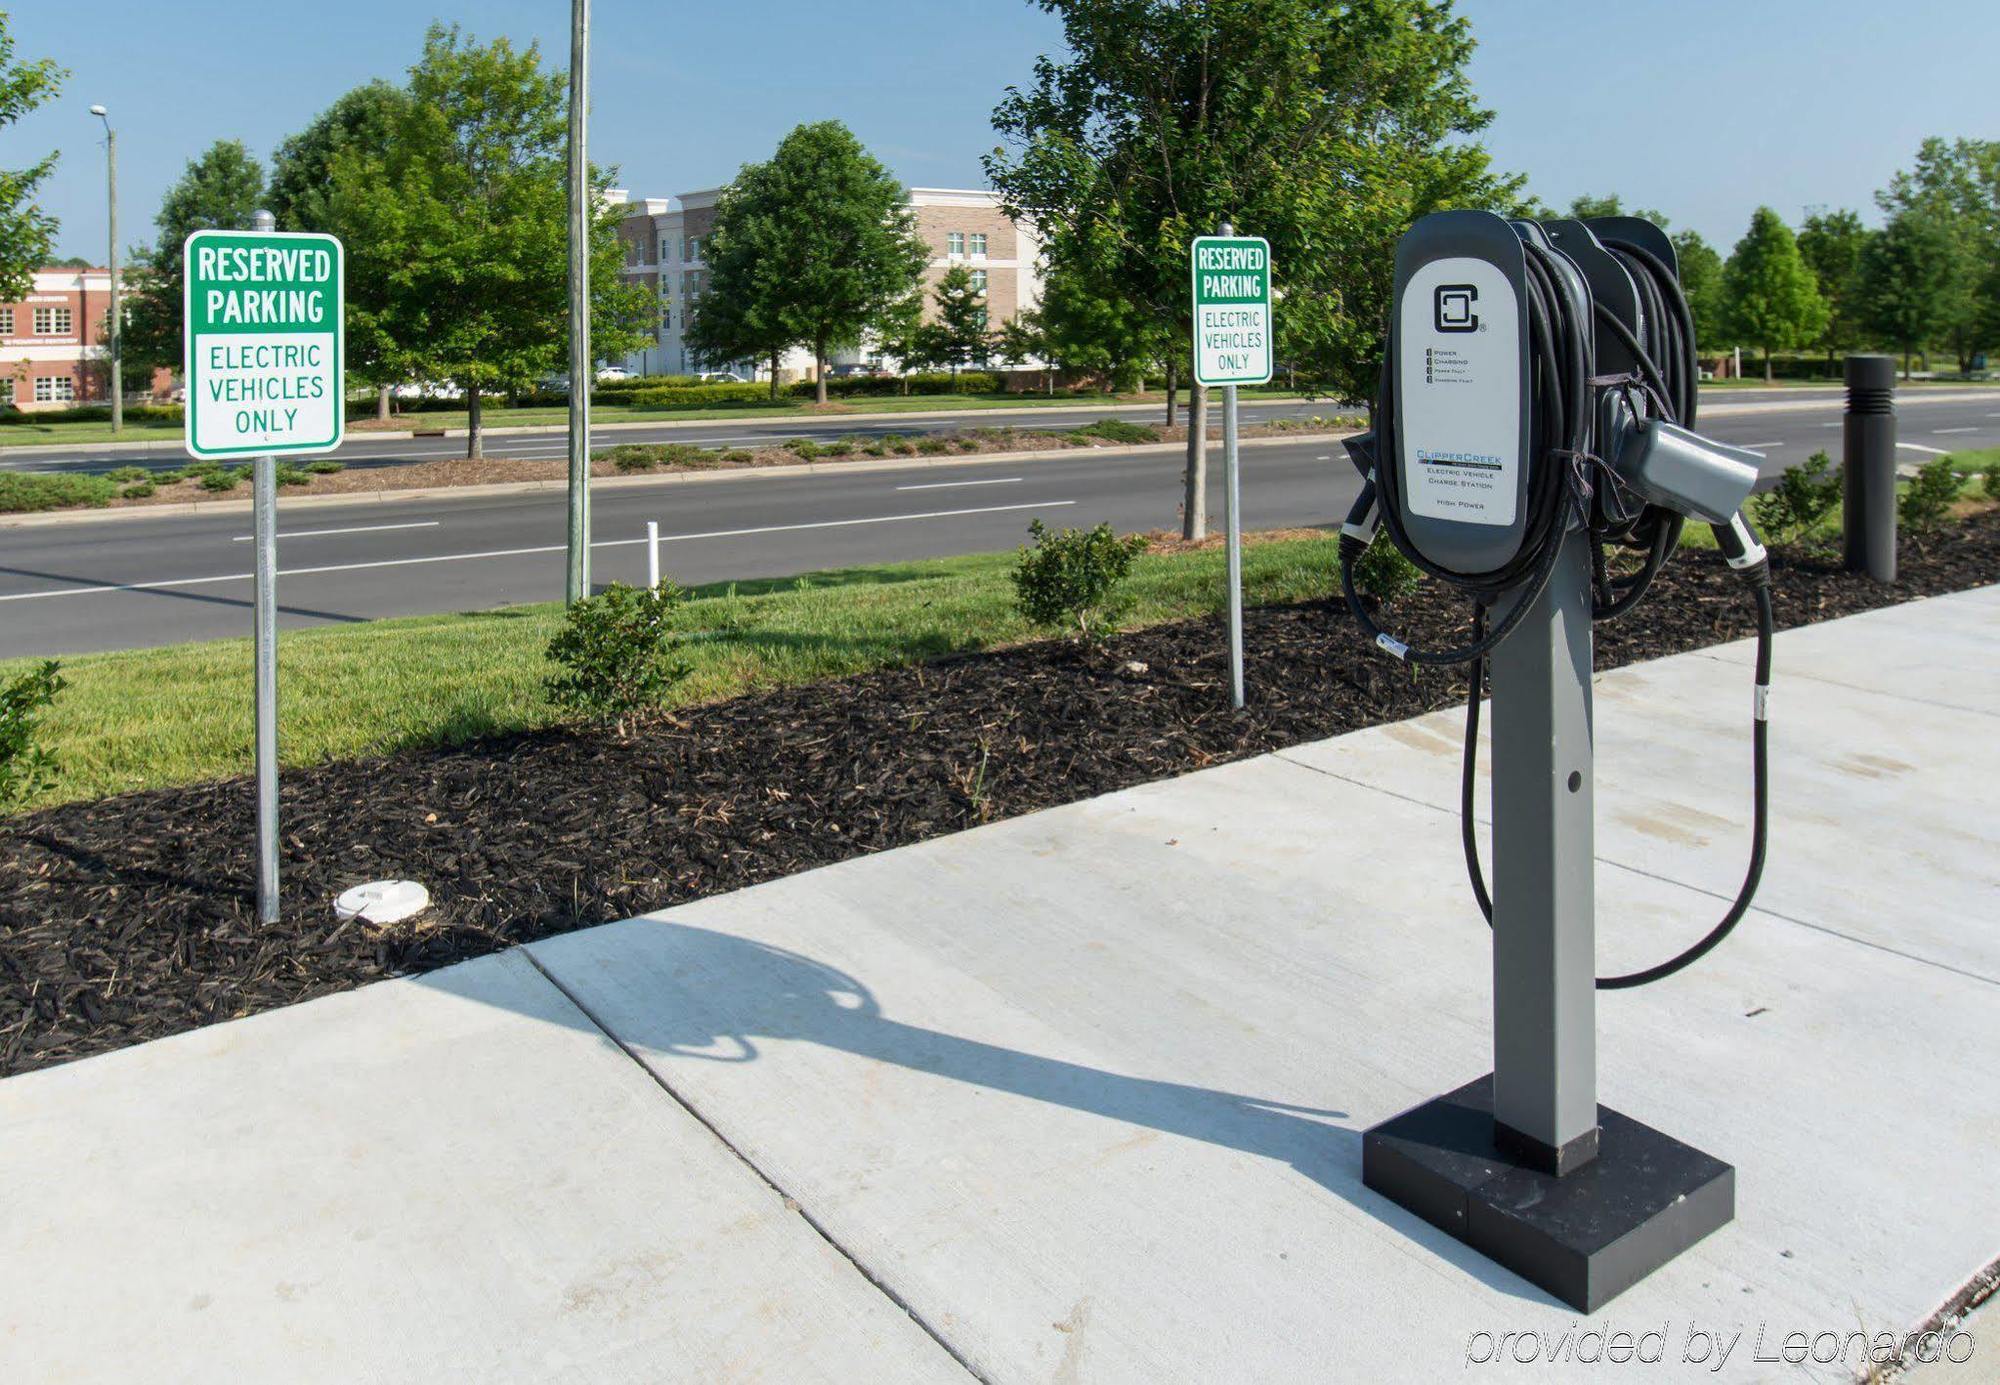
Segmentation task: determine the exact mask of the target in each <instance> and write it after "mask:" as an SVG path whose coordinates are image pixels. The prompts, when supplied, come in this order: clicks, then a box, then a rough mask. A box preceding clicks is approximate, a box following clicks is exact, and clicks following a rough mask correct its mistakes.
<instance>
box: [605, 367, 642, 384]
mask: <svg viewBox="0 0 2000 1385" xmlns="http://www.w3.org/2000/svg"><path fill="white" fill-rule="evenodd" d="M633 378H635V377H634V376H633V374H632V372H631V371H629V370H627V369H626V368H625V367H624V366H622V365H601V366H599V367H598V368H597V383H598V384H600V385H601V384H603V383H604V382H605V381H607V380H630V379H633Z"/></svg>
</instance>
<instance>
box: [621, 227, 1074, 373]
mask: <svg viewBox="0 0 2000 1385" xmlns="http://www.w3.org/2000/svg"><path fill="white" fill-rule="evenodd" d="M721 193H722V190H721V189H720V188H709V189H706V190H704V191H701V192H690V193H683V194H681V195H680V196H678V197H649V198H644V199H641V200H637V201H634V200H632V199H631V197H630V196H629V194H627V193H626V192H625V191H624V190H623V189H616V188H614V189H612V190H611V192H610V193H609V194H608V195H609V197H610V198H611V199H612V200H613V201H614V202H617V203H621V204H623V205H624V206H625V207H626V208H627V211H626V214H625V219H624V221H623V222H622V223H621V224H620V225H619V236H620V237H621V238H622V239H623V240H624V242H625V273H626V275H627V277H628V278H631V279H635V280H638V281H639V282H641V283H643V284H645V285H646V286H647V287H648V288H650V289H652V290H654V291H655V292H656V293H658V294H659V295H660V309H661V312H660V328H659V333H658V335H657V337H656V338H655V339H654V342H653V344H652V345H651V346H648V347H646V348H644V349H643V350H640V351H636V352H634V353H633V354H632V355H630V356H628V357H626V358H625V361H624V365H625V368H626V369H628V370H631V371H634V372H636V373H638V374H642V375H692V374H697V373H699V372H701V371H704V370H722V369H730V368H734V369H735V370H736V371H737V373H739V374H743V375H745V376H749V375H751V374H753V373H761V374H764V375H768V374H769V371H770V363H769V362H767V361H760V362H747V361H746V362H740V363H726V362H725V363H710V362H703V361H700V360H698V359H697V358H695V357H694V356H693V354H692V353H690V352H689V351H688V350H687V349H686V347H685V345H684V344H683V342H684V336H683V334H684V333H685V331H686V329H687V314H688V309H689V306H690V304H691V303H692V302H693V301H694V300H695V299H696V298H699V297H700V296H701V294H702V293H703V292H704V291H705V289H706V283H705V278H706V273H707V266H706V264H705V263H704V261H703V258H702V241H703V239H704V238H705V237H706V236H707V235H708V234H709V232H710V231H711V230H712V229H713V228H714V225H715V203H716V199H717V198H718V197H719V196H721ZM908 198H909V200H908V203H907V205H908V206H909V208H910V210H911V212H912V213H913V215H914V218H915V223H916V230H917V234H918V235H919V236H920V237H922V238H923V241H924V243H925V244H926V245H928V246H929V247H930V249H931V262H930V265H929V266H928V268H926V270H925V284H926V288H927V290H928V287H929V286H930V285H933V284H935V283H936V282H937V281H938V280H939V279H940V278H942V277H943V276H944V273H945V271H946V270H947V269H949V268H951V267H952V266H953V265H963V266H964V267H965V268H966V269H967V270H968V271H970V272H971V274H972V276H973V280H974V282H975V283H977V284H979V285H980V287H981V288H982V289H983V290H984V292H985V294H986V301H987V315H988V320H989V321H990V322H991V324H992V326H993V328H994V330H995V331H998V330H999V328H1000V327H1001V325H1002V324H1003V323H1006V322H1008V321H1010V320H1011V319H1012V318H1013V317H1014V316H1015V315H1016V314H1017V313H1020V312H1022V311H1024V310H1026V309H1029V308H1033V307H1035V306H1037V305H1038V304H1039V303H1040V302H1041V297H1042V279H1041V243H1040V242H1039V241H1038V240H1037V239H1036V238H1035V235H1034V232H1033V229H1032V228H1031V227H1027V226H1022V225H1017V224H1016V223H1015V222H1013V221H1011V220H1009V219H1008V217H1007V215H1006V214H1005V213H1004V212H1002V211H1001V210H1000V199H999V196H998V194H996V193H992V192H985V191H979V190H976V189H960V188H911V189H909V190H908ZM832 364H833V366H834V367H835V368H836V369H838V368H840V367H843V366H855V365H861V364H871V365H872V364H887V365H889V366H891V367H893V366H894V365H895V364H896V363H895V362H894V361H888V362H884V361H882V358H881V354H880V352H878V351H876V350H875V349H874V347H873V345H872V344H871V343H868V342H864V343H862V345H861V346H860V347H859V348H857V349H855V350H852V351H848V352H844V353H841V354H840V355H838V356H836V357H835V358H834V360H833V362H832ZM779 369H780V372H781V373H782V374H786V375H789V376H792V377H794V378H805V377H809V376H810V375H811V374H812V369H813V363H812V359H811V357H810V356H809V355H808V354H807V353H806V352H804V351H803V350H799V351H794V352H792V353H791V354H790V355H789V356H788V357H786V358H785V359H784V360H783V361H782V362H780V365H779Z"/></svg>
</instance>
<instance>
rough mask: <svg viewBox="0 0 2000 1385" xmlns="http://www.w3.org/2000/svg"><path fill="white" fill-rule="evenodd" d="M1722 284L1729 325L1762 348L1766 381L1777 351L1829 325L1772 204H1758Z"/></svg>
mask: <svg viewBox="0 0 2000 1385" xmlns="http://www.w3.org/2000/svg"><path fill="white" fill-rule="evenodd" d="M1723 285H1724V290H1725V292H1726V293H1727V296H1728V304H1729V306H1728V310H1727V312H1728V319H1727V320H1728V327H1729V330H1730V332H1731V334H1732V335H1734V336H1735V337H1737V338H1738V339H1739V340H1741V341H1744V342H1747V343H1748V344H1750V345H1752V346H1757V347H1761V348H1762V349H1763V352H1764V378H1765V379H1766V380H1769V379H1770V378H1771V353H1772V352H1773V351H1784V350H1790V349H1791V348H1793V347H1797V346H1803V345H1805V344H1806V343H1807V342H1810V341H1813V340H1815V339H1816V338H1817V337H1818V336H1819V334H1820V333H1821V332H1822V331H1824V330H1825V328H1826V302H1825V300H1824V299H1822V298H1821V297H1820V296H1819V287H1818V285H1816V284H1815V283H1814V282H1813V276H1812V271H1811V270H1810V269H1808V268H1806V262H1805V260H1804V259H1802V258H1801V257H1800V255H1799V243H1798V241H1797V239H1796V238H1795V237H1794V236H1793V235H1792V228H1791V227H1789V226H1787V225H1785V222H1784V219H1783V218H1782V217H1780V216H1779V215H1778V214H1777V213H1776V212H1774V211H1772V210H1771V209H1770V208H1769V207H1759V208H1758V209H1757V211H1756V213H1755V214H1754V215H1753V216H1752V217H1751V218H1750V229H1749V230H1748V231H1746V232H1745V233H1744V235H1743V239H1742V240H1739V241H1738V242H1736V249H1735V250H1734V251H1732V252H1731V253H1730V256H1729V263H1728V265H1727V266H1725V267H1724V269H1723Z"/></svg>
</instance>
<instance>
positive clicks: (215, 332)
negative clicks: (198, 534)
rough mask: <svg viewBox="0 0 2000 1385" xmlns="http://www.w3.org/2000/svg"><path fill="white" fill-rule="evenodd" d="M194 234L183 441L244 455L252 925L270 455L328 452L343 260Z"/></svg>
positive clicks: (307, 249) (272, 676)
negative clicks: (249, 542) (251, 674)
mask: <svg viewBox="0 0 2000 1385" xmlns="http://www.w3.org/2000/svg"><path fill="white" fill-rule="evenodd" d="M276 225H277V221H276V218H274V217H273V216H272V215H271V214H270V213H269V212H265V211H260V212H258V213H257V215H256V217H255V220H254V226H255V229H254V230H251V231H196V232H195V233H194V234H193V235H191V236H189V237H188V238H187V243H186V245H185V246H184V247H183V248H182V256H183V266H184V277H185V282H186V287H185V290H184V294H185V296H184V297H183V299H182V309H183V313H182V323H183V326H182V332H183V357H182V360H183V367H184V378H185V380H186V384H187V414H186V420H185V433H184V442H185V445H186V448H187V451H188V454H189V455H190V456H193V457H197V458H203V459H220V458H226V457H239V456H248V457H250V458H251V459H252V460H251V483H252V487H253V489H254V493H255V497H256V498H255V502H254V506H253V508H254V511H255V515H254V520H255V527H256V548H257V586H256V603H255V618H254V622H253V625H254V631H255V637H256V696H257V718H256V754H257V919H258V922H260V923H275V922H277V919H278V546H277V545H278V456H279V454H281V453H283V454H287V455H298V454H306V453H314V452H331V451H332V450H334V449H335V448H337V447H339V446H340V443H341V439H342V437H343V436H344V435H345V431H346V414H347V408H346V383H347V382H346V374H345V358H346V349H345V348H346V325H345V320H346V316H345V308H346V295H345V282H346V276H345V259H344V256H343V254H342V251H341V245H340V242H339V241H338V240H337V239H335V238H334V237H332V236H322V235H303V234H290V233H280V232H279V231H277V230H275V229H274V228H275V227H276Z"/></svg>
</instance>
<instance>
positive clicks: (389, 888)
mask: <svg viewBox="0 0 2000 1385" xmlns="http://www.w3.org/2000/svg"><path fill="white" fill-rule="evenodd" d="M430 907H431V892H430V891H429V890H427V889H425V888H424V887H423V886H422V885H419V884H418V883H417V882H416V881H414V880H371V881H369V882H368V883H367V884H366V885H356V886H355V887H354V888H353V889H351V890H347V891H344V892H343V893H342V894H341V896H340V898H338V899H336V900H334V901H333V912H334V914H335V915H336V916H337V917H339V918H343V919H352V918H358V919H361V920H363V921H364V922H367V923H401V922H402V921H403V920H404V919H407V918H414V917H415V916H416V915H418V914H421V913H422V912H423V911H424V910H426V909H428V908H430Z"/></svg>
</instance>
